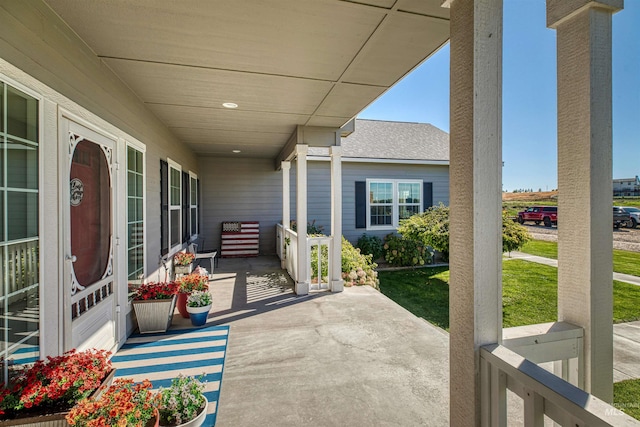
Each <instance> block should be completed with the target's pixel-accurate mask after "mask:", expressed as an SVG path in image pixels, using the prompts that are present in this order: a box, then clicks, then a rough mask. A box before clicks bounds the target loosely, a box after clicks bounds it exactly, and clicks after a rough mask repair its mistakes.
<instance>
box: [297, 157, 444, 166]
mask: <svg viewBox="0 0 640 427" xmlns="http://www.w3.org/2000/svg"><path fill="white" fill-rule="evenodd" d="M330 160H331V159H330V158H329V157H326V156H307V161H312V162H328V161H330ZM342 162H343V163H389V164H403V165H441V166H449V160H417V159H414V160H406V159H373V158H364V157H342Z"/></svg>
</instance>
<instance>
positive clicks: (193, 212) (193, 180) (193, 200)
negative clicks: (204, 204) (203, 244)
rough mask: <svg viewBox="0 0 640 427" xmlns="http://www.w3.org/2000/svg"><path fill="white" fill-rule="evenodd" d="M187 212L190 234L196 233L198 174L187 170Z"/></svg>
mask: <svg viewBox="0 0 640 427" xmlns="http://www.w3.org/2000/svg"><path fill="white" fill-rule="evenodd" d="M189 193H190V194H189V213H190V218H191V220H190V225H191V236H192V237H193V236H195V235H197V234H198V176H197V175H196V174H194V173H191V172H189Z"/></svg>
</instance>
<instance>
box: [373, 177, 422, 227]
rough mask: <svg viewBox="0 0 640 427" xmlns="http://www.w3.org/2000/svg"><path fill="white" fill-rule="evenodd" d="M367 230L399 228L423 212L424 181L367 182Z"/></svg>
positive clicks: (374, 180) (375, 180)
mask: <svg viewBox="0 0 640 427" xmlns="http://www.w3.org/2000/svg"><path fill="white" fill-rule="evenodd" d="M367 188H368V191H367V194H368V198H367V212H368V215H367V228H373V229H375V228H386V229H393V228H397V227H398V225H399V223H400V220H401V219H406V218H409V217H410V216H411V215H414V214H417V213H420V212H422V194H423V192H422V191H423V190H422V181H408V180H406V181H405V180H403V181H399V180H377V179H371V180H367Z"/></svg>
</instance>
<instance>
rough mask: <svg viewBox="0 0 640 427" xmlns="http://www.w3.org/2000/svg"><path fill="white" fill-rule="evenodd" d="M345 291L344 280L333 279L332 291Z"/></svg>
mask: <svg viewBox="0 0 640 427" xmlns="http://www.w3.org/2000/svg"><path fill="white" fill-rule="evenodd" d="M342 291H344V280H342V279H340V280H332V281H331V292H342Z"/></svg>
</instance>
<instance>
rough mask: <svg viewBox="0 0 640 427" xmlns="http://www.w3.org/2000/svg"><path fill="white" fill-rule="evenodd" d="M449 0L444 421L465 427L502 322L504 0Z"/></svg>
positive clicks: (476, 410) (476, 413)
mask: <svg viewBox="0 0 640 427" xmlns="http://www.w3.org/2000/svg"><path fill="white" fill-rule="evenodd" d="M449 3H450V7H451V14H450V16H451V26H450V33H451V68H450V69H451V71H450V73H451V77H450V79H451V89H450V93H451V95H450V96H451V114H450V117H451V134H450V156H451V157H450V158H451V165H450V191H451V205H450V206H451V213H450V222H451V226H450V261H449V265H450V269H451V286H450V303H449V305H450V327H451V329H450V332H451V334H450V408H451V409H450V422H451V425H452V426H465V427H466V426H477V425H480V422H481V405H480V402H481V398H485V399H486V398H489V396H483V395H482V393H481V378H480V356H479V351H480V347H481V346H482V345H486V344H495V343H499V342H500V341H501V330H502V305H501V302H502V279H501V269H502V239H501V236H502V233H501V230H502V223H501V221H502V220H501V194H502V114H501V112H502V92H501V88H502V0H455V1H451V2H449ZM485 407H486V405H485ZM494 421H495V420H492V423H494ZM495 422H497V421H495ZM492 425H493V424H492Z"/></svg>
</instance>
